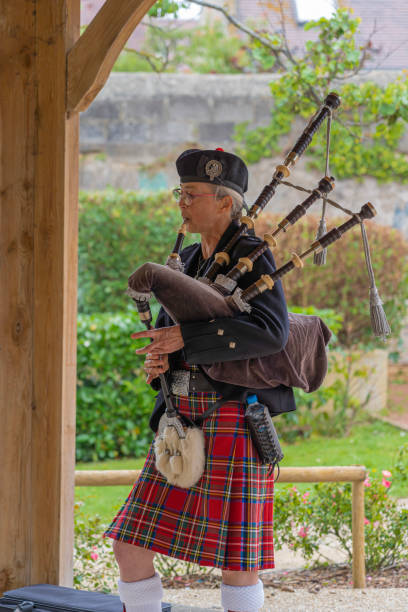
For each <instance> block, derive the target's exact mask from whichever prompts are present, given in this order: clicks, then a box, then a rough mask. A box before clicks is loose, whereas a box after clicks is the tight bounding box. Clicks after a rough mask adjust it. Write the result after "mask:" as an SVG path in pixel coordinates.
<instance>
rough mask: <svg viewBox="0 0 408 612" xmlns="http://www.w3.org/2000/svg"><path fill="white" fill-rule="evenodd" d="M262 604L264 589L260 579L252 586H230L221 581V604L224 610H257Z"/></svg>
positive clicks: (245, 611) (236, 611)
mask: <svg viewBox="0 0 408 612" xmlns="http://www.w3.org/2000/svg"><path fill="white" fill-rule="evenodd" d="M263 604H264V590H263V583H262V581H261V580H258V582H257V584H254V585H253V586H230V585H229V584H224V583H223V582H222V583H221V605H222V606H223V607H224V610H225V612H228V610H234V612H258V611H259V609H260V608H262V606H263Z"/></svg>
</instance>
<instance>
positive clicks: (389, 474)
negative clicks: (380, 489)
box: [382, 470, 392, 478]
mask: <svg viewBox="0 0 408 612" xmlns="http://www.w3.org/2000/svg"><path fill="white" fill-rule="evenodd" d="M382 475H383V476H385V478H392V474H391V472H389V471H388V470H383V471H382Z"/></svg>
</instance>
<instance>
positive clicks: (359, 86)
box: [192, 0, 408, 182]
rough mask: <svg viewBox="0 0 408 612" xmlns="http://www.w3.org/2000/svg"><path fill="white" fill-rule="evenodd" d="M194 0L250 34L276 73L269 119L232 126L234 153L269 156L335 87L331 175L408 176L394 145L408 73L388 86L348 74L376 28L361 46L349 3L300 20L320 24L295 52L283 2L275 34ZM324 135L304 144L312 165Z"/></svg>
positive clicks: (362, 59)
mask: <svg viewBox="0 0 408 612" xmlns="http://www.w3.org/2000/svg"><path fill="white" fill-rule="evenodd" d="M192 2H194V3H195V4H199V5H201V6H206V7H209V8H212V9H214V10H217V11H220V12H221V13H223V15H224V16H225V17H226V19H228V21H229V22H230V23H232V24H233V25H235V26H236V27H237V28H238V29H240V30H242V31H243V32H245V33H246V34H247V35H248V37H249V41H250V42H249V48H250V49H251V51H252V55H253V58H254V59H255V60H256V61H257V62H258V64H259V66H260V69H261V70H263V71H270V72H275V73H277V74H278V75H281V76H280V77H279V78H277V79H275V80H274V81H272V82H271V84H270V89H271V94H272V97H273V102H274V105H273V117H272V118H271V122H270V123H269V125H267V126H265V127H258V128H256V129H253V130H251V129H248V126H247V124H242V125H240V126H238V128H237V130H236V137H237V140H238V142H239V146H238V151H237V152H238V153H240V154H241V155H242V156H243V157H245V159H246V160H247V161H248V162H250V163H251V162H252V163H253V162H256V161H258V160H259V159H261V158H263V157H271V156H272V155H274V153H276V152H277V151H278V150H279V148H280V147H279V141H280V137H281V136H282V135H283V134H286V133H288V132H289V131H290V130H291V127H292V124H293V122H294V120H295V119H296V117H298V116H301V117H305V118H307V117H309V116H310V115H311V113H313V111H314V110H315V108H316V105H318V104H319V103H320V102H321V101H322V100H323V99H324V98H325V96H326V95H327V93H328V92H329V91H330V90H332V89H334V90H336V91H337V92H338V93H339V94H340V95H341V98H342V105H341V108H340V110H339V112H338V114H337V117H336V118H337V120H336V121H335V122H334V124H333V129H332V147H331V150H332V155H331V166H332V170H333V172H334V174H335V176H336V178H340V179H341V178H348V177H352V178H355V177H362V176H364V175H370V176H374V177H376V178H377V179H378V180H381V181H390V180H396V179H398V180H400V181H403V182H407V181H408V161H407V159H406V156H405V155H403V154H402V153H400V152H398V150H397V147H398V143H399V141H400V139H401V137H402V135H403V133H404V131H405V128H406V123H407V122H408V71H403V73H402V74H401V76H400V77H399V78H397V79H396V80H395V81H394V82H392V83H389V84H388V85H385V86H381V85H379V84H378V83H376V82H374V81H365V82H364V81H363V82H361V81H360V82H358V81H357V82H356V80H353V77H355V76H356V75H358V74H359V73H360V72H361V70H362V68H363V67H364V66H365V64H366V61H367V59H369V58H370V50H371V49H372V46H373V44H372V40H371V38H372V36H373V35H374V33H375V30H374V31H373V32H372V35H371V36H370V37H369V40H368V41H367V42H366V43H365V44H364V45H360V46H359V45H358V44H357V42H356V35H357V33H358V26H359V24H360V21H361V20H360V19H357V18H354V17H353V16H352V13H351V11H349V10H348V9H339V10H338V11H337V12H336V13H335V14H334V15H333V17H331V18H330V19H326V18H322V19H319V20H318V21H311V22H309V23H307V24H306V25H305V29H306V30H312V29H317V30H318V32H319V33H318V39H317V41H308V42H306V44H305V49H304V52H303V54H299V55H298V56H296V55H295V54H294V53H293V52H292V51H291V49H290V48H289V44H288V40H287V37H286V31H285V22H284V16H283V10H282V4H281V3H280V6H281V24H280V26H281V27H280V32H274V31H268V29H265V28H258V29H254V28H252V29H251V28H249V27H248V26H246V25H244V24H242V23H240V22H239V21H238V20H237V19H236V18H234V17H232V16H231V15H230V14H229V13H228V12H227V11H226V9H225V8H223V7H219V6H216V5H213V4H212V3H211V2H206V1H205V0H192ZM324 139H325V134H324V133H323V132H322V131H321V132H320V133H319V134H318V135H317V137H316V139H315V141H314V143H313V144H312V146H311V147H310V148H309V149H308V152H307V154H308V156H309V159H310V164H311V166H315V167H320V166H321V154H319V155H317V153H318V152H320V151H321V147H322V145H323V142H324Z"/></svg>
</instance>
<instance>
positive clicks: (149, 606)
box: [118, 572, 163, 612]
mask: <svg viewBox="0 0 408 612" xmlns="http://www.w3.org/2000/svg"><path fill="white" fill-rule="evenodd" d="M118 589H119V596H120V600H121V602H122V603H123V604H125V607H126V612H161V609H162V606H161V600H162V597H163V587H162V583H161V578H160V576H159V574H158V573H157V572H155V574H154V576H152V577H151V578H147V579H146V580H138V581H137V582H122V580H119V582H118Z"/></svg>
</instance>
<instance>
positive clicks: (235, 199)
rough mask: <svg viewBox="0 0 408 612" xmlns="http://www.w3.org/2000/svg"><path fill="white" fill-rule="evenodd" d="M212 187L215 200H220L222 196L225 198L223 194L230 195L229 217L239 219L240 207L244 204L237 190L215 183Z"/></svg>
mask: <svg viewBox="0 0 408 612" xmlns="http://www.w3.org/2000/svg"><path fill="white" fill-rule="evenodd" d="M214 187H215V190H214V193H215V196H216V198H217V200H221V199H222V198H225V196H230V197H231V198H232V208H231V219H240V218H241V215H242V207H243V205H244V198H243V196H242V195H241V194H239V193H238V191H235V189H231V188H230V187H225V186H224V185H216V186H214Z"/></svg>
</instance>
